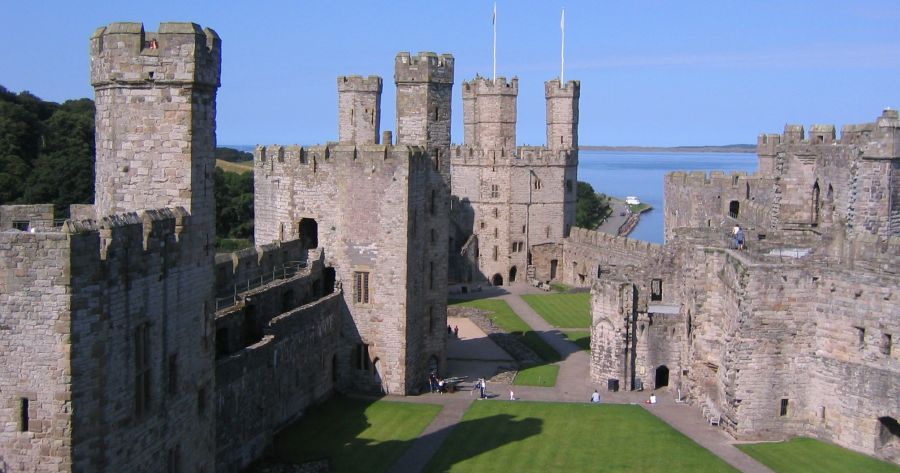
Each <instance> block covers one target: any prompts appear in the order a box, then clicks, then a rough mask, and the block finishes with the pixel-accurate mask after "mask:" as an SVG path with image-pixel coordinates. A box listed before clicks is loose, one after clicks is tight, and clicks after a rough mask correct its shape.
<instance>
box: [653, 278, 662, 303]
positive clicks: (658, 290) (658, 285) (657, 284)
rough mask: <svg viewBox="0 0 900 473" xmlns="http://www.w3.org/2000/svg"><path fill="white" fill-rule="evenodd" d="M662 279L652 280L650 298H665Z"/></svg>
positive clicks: (655, 299) (654, 299) (658, 299)
mask: <svg viewBox="0 0 900 473" xmlns="http://www.w3.org/2000/svg"><path fill="white" fill-rule="evenodd" d="M662 283H663V282H662V279H653V280H651V281H650V300H651V301H661V300H663V285H662Z"/></svg>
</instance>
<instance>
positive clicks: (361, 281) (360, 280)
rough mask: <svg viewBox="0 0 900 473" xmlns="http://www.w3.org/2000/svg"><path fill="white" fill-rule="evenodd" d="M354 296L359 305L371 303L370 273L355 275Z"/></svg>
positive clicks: (361, 272)
mask: <svg viewBox="0 0 900 473" xmlns="http://www.w3.org/2000/svg"><path fill="white" fill-rule="evenodd" d="M353 296H354V301H355V302H356V303H357V304H368V303H369V273H368V272H366V271H356V272H354V273H353Z"/></svg>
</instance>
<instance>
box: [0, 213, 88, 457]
mask: <svg viewBox="0 0 900 473" xmlns="http://www.w3.org/2000/svg"><path fill="white" fill-rule="evenodd" d="M78 249H79V248H77V245H76V248H74V251H78ZM72 252H73V248H72V242H71V241H70V240H69V235H67V234H65V233H61V232H49V233H43V232H42V233H28V232H20V231H0V273H2V274H4V275H6V277H3V278H0V306H2V307H3V309H2V310H0V353H2V356H0V358H2V363H0V386H2V388H0V425H3V426H4V428H3V429H0V467H2V469H4V470H5V469H8V471H38V472H57V471H60V472H61V471H71V470H72V386H71V382H72V379H71V376H72V365H71V363H70V362H69V357H68V354H69V351H70V349H71V343H72V339H71V335H72V332H71V323H72V317H71V307H72V296H71V293H70V292H69V291H68V288H69V284H70V280H69V276H70V261H69V260H70V257H71V255H72ZM23 400H25V401H24V402H27V405H25V404H24V402H23ZM23 409H24V410H25V411H26V412H27V419H28V422H27V425H26V424H25V422H24V420H25V419H23V416H22V411H23Z"/></svg>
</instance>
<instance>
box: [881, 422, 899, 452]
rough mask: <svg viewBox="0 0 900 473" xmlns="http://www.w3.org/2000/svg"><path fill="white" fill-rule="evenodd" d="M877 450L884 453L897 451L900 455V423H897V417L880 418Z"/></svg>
mask: <svg viewBox="0 0 900 473" xmlns="http://www.w3.org/2000/svg"><path fill="white" fill-rule="evenodd" d="M875 450H876V451H878V452H880V453H882V454H888V453H896V454H898V455H900V424H898V423H897V419H895V418H893V417H879V418H878V438H877V439H876V440H875ZM890 456H893V455H890Z"/></svg>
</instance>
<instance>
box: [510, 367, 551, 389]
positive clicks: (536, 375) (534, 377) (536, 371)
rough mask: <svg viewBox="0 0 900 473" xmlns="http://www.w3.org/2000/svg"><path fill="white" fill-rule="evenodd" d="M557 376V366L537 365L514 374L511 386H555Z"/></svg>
mask: <svg viewBox="0 0 900 473" xmlns="http://www.w3.org/2000/svg"><path fill="white" fill-rule="evenodd" d="M558 375H559V366H557V365H539V366H532V367H531V368H525V369H524V370H521V371H519V372H518V373H517V374H516V379H515V381H513V384H515V385H517V386H545V387H553V386H556V377H557V376H558Z"/></svg>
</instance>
